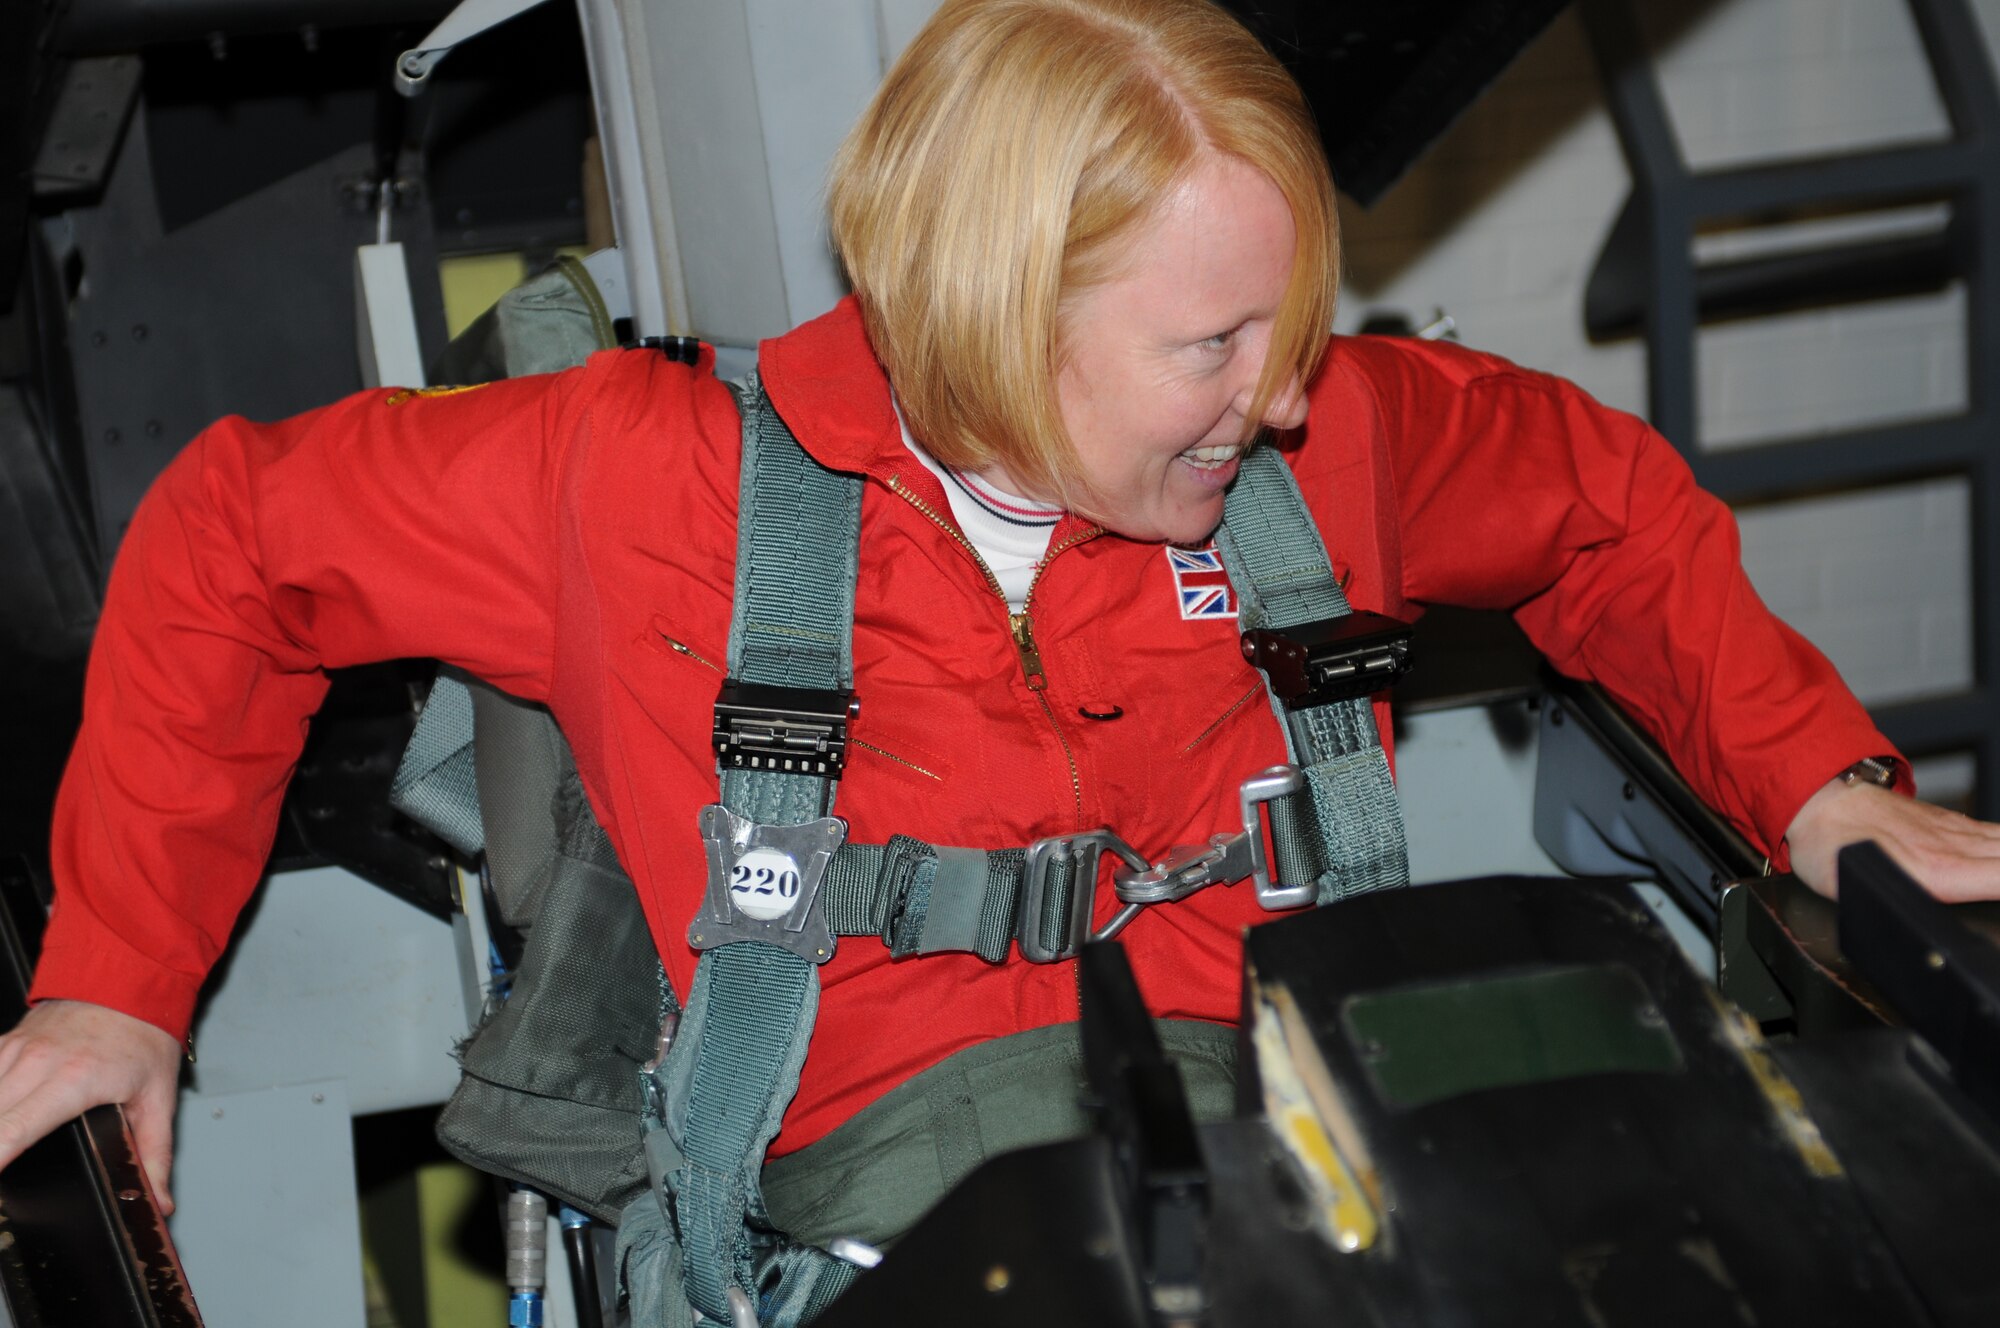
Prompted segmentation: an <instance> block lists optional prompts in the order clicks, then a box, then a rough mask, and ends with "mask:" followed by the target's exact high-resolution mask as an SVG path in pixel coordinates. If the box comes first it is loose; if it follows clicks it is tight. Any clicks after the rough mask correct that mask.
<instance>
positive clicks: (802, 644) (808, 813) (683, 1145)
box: [649, 377, 861, 1325]
mask: <svg viewBox="0 0 2000 1328" xmlns="http://www.w3.org/2000/svg"><path fill="white" fill-rule="evenodd" d="M739 405H740V407H741V409H742V413H743V426H744V427H743V478H742V488H741V505H740V507H739V510H738V537H737V566H736V587H735V604H734V610H733V616H732V619H731V623H730V632H729V665H730V677H731V678H732V679H734V680H739V681H742V682H747V683H754V684H762V685H769V686H778V687H792V688H815V689H841V688H848V687H851V686H852V684H853V651H852V636H853V618H854V581H855V572H856V567H857V564H858V552H857V547H858V543H859V536H860V526H861V482H860V480H859V479H858V478H856V477H854V476H850V475H842V474H838V473H835V472H831V471H827V470H824V469H822V468H821V467H820V466H819V465H817V464H816V463H815V462H814V461H813V460H812V459H811V458H810V457H808V456H807V455H806V453H805V451H804V450H803V449H802V448H800V447H799V445H798V443H797V441H796V440H795V439H794V438H793V437H792V434H791V431H790V430H789V429H787V428H786V426H785V423H784V421H783V420H781V419H780V418H779V417H778V414H777V412H776V411H775V410H773V409H772V408H771V404H770V401H769V399H768V398H767V397H765V395H764V394H763V392H762V391H761V389H759V388H758V387H757V385H756V380H755V379H754V377H753V378H752V379H751V381H750V382H749V383H748V384H747V385H745V386H744V387H743V388H741V389H739ZM834 788H835V780H834V779H833V778H832V777H830V776H819V775H806V774H794V773H784V772H782V771H774V770H769V769H761V770H760V769H736V768H732V769H725V770H724V771H723V772H722V778H721V789H722V805H723V806H724V807H726V808H727V809H728V810H729V811H730V812H733V813H734V814H735V815H737V816H738V817H741V818H743V819H744V820H745V821H748V822H751V823H754V824H757V825H766V826H796V825H801V824H803V823H805V822H809V821H813V820H816V819H818V818H821V817H824V816H825V815H826V814H827V813H828V812H829V811H830V810H831V808H832V805H833V798H834ZM818 1010H819V975H818V972H817V971H816V966H815V965H814V964H813V963H812V962H811V961H810V960H808V959H806V958H804V957H802V956H801V955H800V954H797V953H794V952H793V951H791V950H788V949H785V948H783V947H781V946H779V945H777V944H772V943H767V942H765V941H761V940H738V941H732V942H729V943H725V944H721V945H718V946H717V947H716V948H714V949H710V950H708V951H706V952H705V953H704V954H703V956H702V959H701V962H700V963H699V965H698V966H697V968H696V971H695V980H694V985H693V989H692V990H691V991H690V993H689V999H688V1002H687V1006H686V1010H685V1013H684V1014H683V1016H682V1019H681V1024H680V1030H679V1034H678V1036H677V1037H676V1039H675V1041H674V1044H673V1046H672V1048H671V1050H670V1051H669V1053H668V1056H667V1057H666V1061H665V1063H664V1064H663V1065H662V1066H661V1068H660V1072H659V1075H660V1079H661V1080H662V1081H663V1082H662V1087H663V1088H664V1090H665V1091H664V1093H663V1095H662V1096H663V1099H664V1101H665V1102H666V1103H667V1104H668V1115H669V1119H668V1120H666V1121H662V1122H658V1125H659V1126H660V1127H662V1128H664V1129H665V1130H666V1131H667V1132H669V1134H672V1133H675V1132H677V1133H678V1135H679V1139H678V1148H677V1149H676V1148H674V1147H673V1146H672V1145H671V1143H670V1142H668V1141H663V1140H659V1139H653V1140H650V1141H649V1151H650V1152H652V1153H654V1154H656V1155H660V1156H661V1157H662V1158H663V1159H665V1161H666V1164H667V1166H670V1167H671V1170H670V1172H669V1174H667V1175H666V1177H665V1179H666V1190H667V1194H666V1195H665V1196H663V1197H664V1199H665V1200H666V1201H667V1202H668V1204H669V1208H668V1212H669V1216H670V1218H672V1219H673V1221H672V1223H670V1225H672V1226H674V1227H675V1228H677V1233H678V1237H679V1240H680V1242H681V1246H682V1253H683V1264H682V1268H683V1273H684V1277H685V1290H686V1294H687V1299H688V1301H689V1302H690V1303H691V1304H692V1305H693V1306H694V1307H695V1308H696V1309H698V1310H700V1311H701V1312H702V1313H703V1314H704V1315H706V1316H708V1317H709V1318H712V1319H718V1320H723V1321H727V1320H728V1318H729V1299H730V1292H731V1290H732V1288H734V1289H738V1290H740V1291H743V1292H747V1293H749V1294H751V1295H753V1296H754V1297H757V1298H758V1299H759V1301H760V1304H759V1318H760V1320H761V1321H762V1322H763V1323H765V1324H767V1325H788V1324H795V1323H799V1322H802V1321H803V1319H804V1317H806V1316H808V1315H810V1314H812V1313H817V1311H818V1310H819V1309H820V1308H821V1307H823V1306H824V1305H825V1304H826V1303H828V1302H829V1301H830V1300H831V1299H832V1298H833V1297H834V1296H835V1295H837V1294H839V1292H840V1290H842V1289H844V1288H845V1286H846V1285H847V1283H848V1281H850V1280H851V1279H852V1276H853V1272H854V1270H853V1269H852V1268H851V1267H849V1266H848V1265H845V1264H842V1263H840V1262H839V1261H837V1260H835V1259H833V1258H832V1257H831V1256H830V1255H827V1254H826V1253H825V1252H823V1251H820V1250H816V1249H811V1248H807V1247H803V1246H797V1245H793V1244H790V1243H788V1242H786V1241H784V1240H783V1238H782V1236H781V1235H780V1234H779V1233H776V1232H773V1231H771V1230H770V1227H769V1223H768V1220H767V1219H766V1218H765V1215H764V1205H763V1199H762V1196H761V1194H760V1192H759V1189H758V1184H757V1174H758V1171H759V1169H760V1168H761V1167H762V1165H763V1161H764V1153H765V1149H766V1148H767V1147H768V1145H769V1144H770V1142H771V1139H772V1138H773V1137H774V1136H775V1135H776V1134H777V1132H778V1126H779V1122H780V1121H781V1119H782V1118H783V1116H784V1112H785V1108H786V1107H787V1106H788V1105H789V1104H790V1102H791V1099H792V1096H793V1094H794V1093H796V1092H797V1090H798V1080H799V1069H800V1066H801V1065H803V1064H804V1062H805V1054H806V1041H807V1039H808V1037H809V1036H810V1034H811V1032H812V1028H813V1024H814V1021H815V1019H816V1017H817V1015H818ZM655 1133H656V1134H657V1133H658V1130H656V1131H655ZM676 1154H677V1156H676ZM663 1169H664V1168H663ZM773 1269H775V1270H776V1273H777V1276H776V1278H775V1281H773V1279H771V1277H770V1274H771V1272H772V1271H773Z"/></svg>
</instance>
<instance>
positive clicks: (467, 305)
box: [438, 254, 528, 337]
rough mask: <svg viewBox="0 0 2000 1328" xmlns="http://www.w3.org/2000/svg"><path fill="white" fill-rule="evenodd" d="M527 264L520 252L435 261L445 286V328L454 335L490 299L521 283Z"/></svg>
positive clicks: (488, 305)
mask: <svg viewBox="0 0 2000 1328" xmlns="http://www.w3.org/2000/svg"><path fill="white" fill-rule="evenodd" d="M527 275H528V272H527V263H526V261H525V260H524V259H522V257H521V255H519V254H464V255H461V256H459V257H456V258H446V259H443V260H441V261H440V262H439V263H438V280H439V282H440V283H442V285H443V286H444V325H445V331H446V332H447V333H448V334H449V335H451V336H454V337H455V336H457V335H458V334H459V333H461V332H463V331H465V329H466V328H468V327H470V326H472V322H473V320H474V319H476V318H478V317H479V315H481V314H483V313H485V312H486V311H487V310H488V309H491V308H492V307H493V302H494V301H495V300H497V299H499V298H500V297H501V296H502V295H505V294H506V293H507V292H508V291H510V290H513V289H514V287H516V286H518V285H520V284H521V282H522V281H523V280H524V279H525V278H526V277H527Z"/></svg>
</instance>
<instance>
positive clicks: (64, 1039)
mask: <svg viewBox="0 0 2000 1328" xmlns="http://www.w3.org/2000/svg"><path fill="white" fill-rule="evenodd" d="M179 1068H180V1045H179V1043H178V1042H176V1041H175V1039H174V1038H173V1037H172V1036H171V1035H170V1034H168V1033H166V1032H164V1031H162V1030H161V1029H159V1028H156V1027H154V1026H153V1025H151V1024H149V1023H146V1022H145V1021H144V1020H141V1019H135V1018H133V1017H132V1016H130V1015H127V1014H123V1013H120V1012H119V1011H116V1010H111V1009H107V1008H105V1007H103V1006H98V1005H91V1004H88V1003H85V1002H81V1001H48V1002H45V1003H43V1004H41V1005H38V1006H36V1007H35V1008H34V1009H32V1010H30V1011H29V1012H28V1014H27V1016H26V1017H25V1018H23V1019H22V1020H21V1023H20V1024H19V1026H17V1027H16V1028H15V1029H14V1031H13V1032H11V1033H8V1034H7V1035H5V1036H4V1037H0V1167H4V1166H6V1165H7V1164H9V1163H11V1162H13V1161H14V1159H16V1158H17V1157H19V1156H20V1155H21V1154H22V1153H23V1152H24V1151H26V1149H27V1148H28V1147H29V1146H30V1145H31V1144H33V1143H34V1142H35V1141H36V1140H38V1139H40V1138H41V1137H42V1136H44V1135H46V1134H48V1133H49V1132H50V1131H51V1130H53V1129H55V1128H56V1127H57V1126H59V1125H61V1124H62V1123H63V1122H65V1121H68V1120H71V1119H73V1118H75V1117H76V1116H79V1115H81V1114H82V1113H83V1112H85V1111H87V1110H89V1109H90V1108H91V1107H95V1106H100V1105H103V1104H105V1103H111V1102H116V1103H121V1104H129V1105H130V1106H131V1107H132V1108H133V1112H134V1115H135V1117H136V1118H137V1119H135V1121H134V1124H133V1129H134V1132H135V1136H137V1139H136V1141H137V1142H138V1144H139V1148H140V1161H141V1163H142V1165H144V1166H145V1168H146V1171H147V1174H148V1176H149V1178H151V1179H152V1180H153V1181H154V1183H155V1185H156V1186H157V1187H158V1188H159V1189H160V1190H161V1191H162V1192H164V1188H165V1184H166V1177H167V1170H168V1160H169V1157H170V1155H171V1151H172V1146H173V1108H174V1099H175V1090H176V1087H177V1085H178V1080H179ZM141 1121H143V1122H144V1125H143V1127H142V1126H141V1124H140V1122H141Z"/></svg>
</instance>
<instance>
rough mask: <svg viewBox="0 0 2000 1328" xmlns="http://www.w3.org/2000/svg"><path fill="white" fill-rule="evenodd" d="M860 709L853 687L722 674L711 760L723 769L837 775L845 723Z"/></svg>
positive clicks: (842, 759)
mask: <svg viewBox="0 0 2000 1328" xmlns="http://www.w3.org/2000/svg"><path fill="white" fill-rule="evenodd" d="M860 710H861V703H860V702H859V701H857V700H856V699H855V697H854V693H853V692H848V691H840V690H837V689H827V688H812V687H776V686H771V685H769V684H766V683H753V682H742V681H739V680H738V679H735V678H725V679H723V682H722V690H721V691H720V692H719V693H718V694H717V695H716V698H715V726H714V734H713V743H714V746H715V755H716V759H717V760H718V761H719V762H720V763H721V764H722V766H723V768H724V769H728V770H762V771H770V772H775V773H777V774H795V775H818V776H820V777H821V778H824V779H838V778H840V772H841V770H842V768H843V767H844V766H845V765H846V764H847V723H848V721H849V720H851V719H853V718H854V717H855V716H856V715H857V714H859V713H860Z"/></svg>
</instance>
